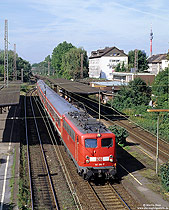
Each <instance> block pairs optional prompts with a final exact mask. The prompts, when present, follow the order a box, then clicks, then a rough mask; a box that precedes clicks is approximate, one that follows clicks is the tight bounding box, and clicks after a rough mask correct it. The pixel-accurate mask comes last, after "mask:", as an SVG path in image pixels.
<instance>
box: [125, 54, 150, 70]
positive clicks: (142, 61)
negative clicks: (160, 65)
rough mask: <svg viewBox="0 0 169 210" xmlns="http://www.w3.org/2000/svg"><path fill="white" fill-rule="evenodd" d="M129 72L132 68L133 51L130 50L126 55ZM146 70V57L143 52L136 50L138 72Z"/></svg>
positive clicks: (133, 60) (133, 61)
mask: <svg viewBox="0 0 169 210" xmlns="http://www.w3.org/2000/svg"><path fill="white" fill-rule="evenodd" d="M128 62H129V71H130V69H131V68H134V63H135V51H134V50H131V51H129V53H128ZM147 69H148V62H147V56H146V53H145V52H144V51H141V50H138V72H143V71H144V70H147Z"/></svg>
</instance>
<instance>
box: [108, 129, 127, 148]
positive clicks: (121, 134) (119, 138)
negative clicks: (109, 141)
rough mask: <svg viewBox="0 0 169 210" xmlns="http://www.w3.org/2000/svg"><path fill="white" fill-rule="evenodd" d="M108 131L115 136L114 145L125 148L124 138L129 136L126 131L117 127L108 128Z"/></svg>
mask: <svg viewBox="0 0 169 210" xmlns="http://www.w3.org/2000/svg"><path fill="white" fill-rule="evenodd" d="M109 129H110V130H111V132H112V133H114V134H115V136H116V143H117V144H122V145H123V146H125V144H126V138H127V137H128V136H129V133H128V131H127V130H126V129H124V128H122V127H120V126H117V125H113V126H110V127H109Z"/></svg>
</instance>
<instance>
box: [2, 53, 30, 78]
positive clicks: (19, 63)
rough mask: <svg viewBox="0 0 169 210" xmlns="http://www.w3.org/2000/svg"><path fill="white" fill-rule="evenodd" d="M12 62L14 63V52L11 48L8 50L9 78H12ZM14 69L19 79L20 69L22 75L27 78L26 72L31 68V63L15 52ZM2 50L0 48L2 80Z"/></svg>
mask: <svg viewBox="0 0 169 210" xmlns="http://www.w3.org/2000/svg"><path fill="white" fill-rule="evenodd" d="M13 64H14V53H13V51H12V50H9V51H8V75H9V80H12V79H13ZM16 69H17V76H18V79H21V69H24V77H25V80H27V79H28V78H27V76H26V75H28V72H30V70H31V65H30V63H29V62H28V61H26V60H23V59H22V58H21V57H18V54H16ZM3 74H4V50H0V75H1V78H2V80H3V77H4V75H3Z"/></svg>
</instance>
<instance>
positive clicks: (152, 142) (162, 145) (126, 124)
mask: <svg viewBox="0 0 169 210" xmlns="http://www.w3.org/2000/svg"><path fill="white" fill-rule="evenodd" d="M78 99H79V100H80V99H81V100H82V102H83V103H84V105H85V107H86V109H87V111H88V112H89V113H90V114H91V115H92V116H93V117H98V112H99V107H98V104H97V103H96V102H93V100H91V99H86V100H84V98H83V97H78ZM88 100H89V101H88ZM111 111H112V113H113V114H112V113H111ZM118 115H119V116H121V113H119V112H115V110H113V109H111V108H110V107H106V106H105V105H101V119H103V120H104V123H105V124H106V125H108V126H111V125H119V126H121V127H123V128H125V129H126V130H127V131H128V132H129V135H130V137H132V139H133V140H134V141H135V142H138V143H139V144H140V145H141V146H143V147H144V148H145V149H146V150H148V151H150V152H151V153H152V154H153V155H154V156H156V148H157V145H156V144H157V143H156V142H157V138H156V136H155V135H153V134H151V133H150V132H148V131H146V130H145V129H143V128H141V127H139V126H138V125H137V124H136V123H134V122H132V121H130V120H129V119H128V117H127V116H124V115H123V116H122V117H120V118H118ZM159 158H160V159H161V160H163V161H164V162H165V161H167V160H168V159H169V143H167V142H165V141H164V140H162V139H159Z"/></svg>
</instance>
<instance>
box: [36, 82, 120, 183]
mask: <svg viewBox="0 0 169 210" xmlns="http://www.w3.org/2000/svg"><path fill="white" fill-rule="evenodd" d="M37 93H38V95H39V97H40V100H41V102H42V104H43V106H44V107H45V109H46V111H47V113H48V115H49V117H50V118H51V120H52V123H53V124H54V126H55V128H56V129H57V131H58V133H59V135H60V137H61V140H62V141H63V144H64V146H65V147H66V149H67V151H68V152H69V154H70V156H71V158H72V160H73V161H74V163H75V165H76V167H77V170H78V173H79V174H81V175H82V176H83V177H84V178H85V179H90V178H93V177H95V176H97V177H102V176H103V177H105V178H106V179H109V178H113V177H114V176H115V175H116V149H115V135H114V134H113V133H111V132H110V131H109V130H108V129H107V128H106V127H105V126H104V125H103V124H102V123H100V122H98V121H97V120H96V119H95V118H91V117H89V115H88V114H87V113H86V112H84V111H81V110H79V109H77V108H76V107H75V106H73V105H72V104H70V103H68V102H67V101H66V100H65V99H64V98H62V97H61V96H59V95H58V94H57V93H56V92H55V91H53V90H52V89H51V88H50V87H48V86H47V85H46V84H45V83H44V82H43V81H42V80H39V81H38V82H37Z"/></svg>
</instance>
